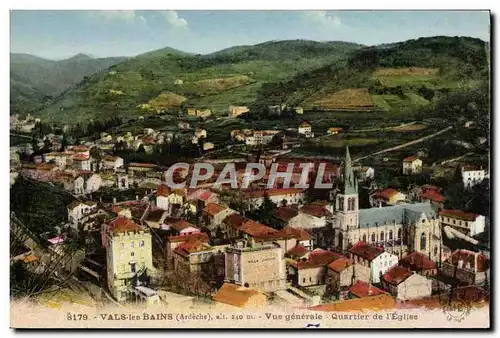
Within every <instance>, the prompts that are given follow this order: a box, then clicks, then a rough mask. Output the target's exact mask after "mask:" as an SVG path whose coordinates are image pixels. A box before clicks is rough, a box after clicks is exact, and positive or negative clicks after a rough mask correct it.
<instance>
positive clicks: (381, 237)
mask: <svg viewBox="0 0 500 338" xmlns="http://www.w3.org/2000/svg"><path fill="white" fill-rule="evenodd" d="M383 240H384V232H383V231H382V232H381V233H380V241H383Z"/></svg>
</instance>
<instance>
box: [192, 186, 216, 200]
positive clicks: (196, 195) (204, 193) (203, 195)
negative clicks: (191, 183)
mask: <svg viewBox="0 0 500 338" xmlns="http://www.w3.org/2000/svg"><path fill="white" fill-rule="evenodd" d="M213 195H214V193H213V192H211V191H210V190H206V189H196V190H195V191H193V192H192V193H191V194H190V195H189V198H190V199H200V200H202V201H208V200H209V199H210V197H212V196H213Z"/></svg>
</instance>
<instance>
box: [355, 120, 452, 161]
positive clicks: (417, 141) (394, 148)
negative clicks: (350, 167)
mask: <svg viewBox="0 0 500 338" xmlns="http://www.w3.org/2000/svg"><path fill="white" fill-rule="evenodd" d="M451 129H453V127H452V126H450V127H447V128H445V129H443V130H440V131H438V132H437V133H434V134H430V135H427V136H424V137H421V138H419V139H416V140H413V141H410V142H407V143H403V144H400V145H398V146H395V147H391V148H387V149H384V150H380V151H377V152H375V153H372V154H369V155H366V156H363V157H359V158H357V159H355V160H353V162H358V161H360V160H363V159H365V158H367V157H370V156H375V155H380V154H384V153H388V152H391V151H394V150H398V149H402V148H405V147H408V146H411V145H414V144H418V143H421V142H423V141H427V140H430V139H432V138H434V137H436V136H439V135H441V134H443V133H446V132H447V131H449V130H451Z"/></svg>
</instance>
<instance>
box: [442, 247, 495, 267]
mask: <svg viewBox="0 0 500 338" xmlns="http://www.w3.org/2000/svg"><path fill="white" fill-rule="evenodd" d="M486 260H487V259H486V256H485V255H484V254H483V253H477V252H474V251H469V250H465V249H459V250H455V251H454V252H453V253H452V254H451V257H450V258H448V260H447V262H448V263H450V261H451V264H453V265H455V266H456V265H457V264H458V262H459V261H463V262H464V263H463V268H466V266H467V263H469V265H470V269H476V270H477V271H481V272H482V271H484V270H485V269H486ZM476 265H477V266H476Z"/></svg>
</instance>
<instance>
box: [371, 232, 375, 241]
mask: <svg viewBox="0 0 500 338" xmlns="http://www.w3.org/2000/svg"><path fill="white" fill-rule="evenodd" d="M372 242H375V234H374V233H373V234H372Z"/></svg>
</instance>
